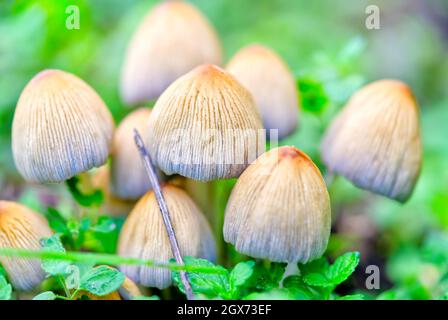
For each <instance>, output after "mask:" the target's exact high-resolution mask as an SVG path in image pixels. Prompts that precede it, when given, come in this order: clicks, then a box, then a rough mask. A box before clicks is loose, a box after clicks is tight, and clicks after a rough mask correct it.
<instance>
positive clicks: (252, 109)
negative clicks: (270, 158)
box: [148, 65, 265, 181]
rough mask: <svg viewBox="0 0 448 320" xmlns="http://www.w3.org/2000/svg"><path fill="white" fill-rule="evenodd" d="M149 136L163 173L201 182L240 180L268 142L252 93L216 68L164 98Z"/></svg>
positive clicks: (194, 75) (179, 83)
mask: <svg viewBox="0 0 448 320" xmlns="http://www.w3.org/2000/svg"><path fill="white" fill-rule="evenodd" d="M148 137H149V138H148V140H149V149H150V151H151V154H152V156H153V159H154V161H155V163H156V164H157V166H158V167H159V168H160V169H161V170H162V171H164V172H165V173H166V174H173V173H178V174H180V175H183V176H185V177H189V178H192V179H196V180H202V181H209V180H214V179H227V178H233V177H237V176H238V175H239V174H240V173H241V172H242V171H243V170H244V169H245V168H246V167H247V166H248V164H250V163H251V162H252V161H253V160H255V159H256V158H257V156H258V155H259V154H260V153H261V152H263V151H264V143H265V133H264V131H263V130H262V122H261V119H260V116H259V113H258V111H257V108H256V106H255V103H254V100H253V98H252V96H251V94H250V93H249V92H248V91H247V90H246V89H245V88H244V87H243V86H242V85H241V84H239V82H237V81H236V80H235V79H234V78H233V77H232V76H231V75H230V74H229V73H227V72H226V71H224V70H222V69H221V68H219V67H217V66H214V65H203V66H199V67H197V68H196V69H194V70H192V71H191V72H189V73H188V74H186V75H184V76H182V77H181V78H179V79H178V80H176V81H175V82H174V83H173V84H172V85H171V86H170V87H169V88H168V89H167V90H166V91H165V92H164V93H163V94H162V96H161V97H160V98H159V100H157V103H156V105H155V106H154V109H153V110H152V113H151V116H150V119H149V128H148Z"/></svg>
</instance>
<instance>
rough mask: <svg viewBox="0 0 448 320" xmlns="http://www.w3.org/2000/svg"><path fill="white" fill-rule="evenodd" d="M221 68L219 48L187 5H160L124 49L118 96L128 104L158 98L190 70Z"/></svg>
mask: <svg viewBox="0 0 448 320" xmlns="http://www.w3.org/2000/svg"><path fill="white" fill-rule="evenodd" d="M204 63H213V64H218V65H219V64H221V45H220V43H219V40H218V37H217V34H216V32H215V30H214V29H213V27H212V26H211V24H210V23H209V22H208V21H207V19H206V18H205V17H204V16H203V15H202V14H201V13H200V12H199V11H198V10H197V9H196V8H195V7H194V6H193V5H191V4H188V3H187V2H183V1H164V2H163V3H160V4H159V5H157V6H155V7H154V8H153V9H152V10H151V11H150V12H149V13H148V15H147V16H146V17H145V18H144V21H143V22H142V24H141V25H140V26H139V28H138V30H137V31H136V33H135V35H134V36H133V38H132V40H131V42H130V44H129V47H128V49H127V53H126V57H125V61H124V65H123V70H122V76H121V95H122V97H123V100H124V101H125V102H126V103H129V104H136V103H139V102H145V101H148V100H153V99H156V98H158V97H159V96H160V95H161V94H162V92H163V91H164V90H165V89H166V88H167V87H168V86H169V85H170V84H171V83H172V82H173V81H174V80H176V79H177V78H178V77H180V76H182V75H183V74H185V73H187V72H189V71H190V70H191V69H193V68H194V67H196V66H198V65H201V64H204Z"/></svg>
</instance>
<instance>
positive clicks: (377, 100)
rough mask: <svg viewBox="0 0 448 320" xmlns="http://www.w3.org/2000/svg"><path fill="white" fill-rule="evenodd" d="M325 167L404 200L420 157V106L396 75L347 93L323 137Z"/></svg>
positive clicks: (365, 186)
mask: <svg viewBox="0 0 448 320" xmlns="http://www.w3.org/2000/svg"><path fill="white" fill-rule="evenodd" d="M322 158H323V161H324V163H325V164H326V165H327V167H328V169H329V170H330V171H332V172H334V173H336V174H340V175H342V176H344V177H345V178H347V179H348V180H350V181H351V182H352V183H353V184H354V185H356V186H358V187H360V188H362V189H367V190H370V191H372V192H374V193H378V194H381V195H384V196H386V197H389V198H392V199H395V200H397V201H399V202H405V201H406V200H407V199H408V198H409V197H410V195H411V194H412V191H413V189H414V187H415V184H416V182H417V179H418V176H419V173H420V167H421V162H422V146H421V141H420V126H419V109H418V106H417V103H416V100H415V98H414V97H413V95H412V92H411V89H410V88H409V87H408V86H407V85H406V84H404V83H403V82H401V81H398V80H380V81H376V82H373V83H371V84H369V85H367V86H365V87H363V88H362V89H360V90H359V91H358V92H356V93H355V94H354V95H353V97H352V98H351V99H350V101H349V102H348V104H347V105H346V106H345V107H344V109H343V110H342V111H341V112H340V113H339V115H338V116H337V117H336V118H335V119H334V120H333V122H332V124H331V125H330V127H329V128H328V129H327V132H326V133H325V136H324V139H323V142H322Z"/></svg>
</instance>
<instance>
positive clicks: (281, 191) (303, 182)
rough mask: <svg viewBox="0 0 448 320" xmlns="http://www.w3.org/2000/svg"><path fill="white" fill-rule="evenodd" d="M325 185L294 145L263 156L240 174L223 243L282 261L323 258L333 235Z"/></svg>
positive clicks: (227, 216)
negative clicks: (331, 234)
mask: <svg viewBox="0 0 448 320" xmlns="http://www.w3.org/2000/svg"><path fill="white" fill-rule="evenodd" d="M330 227H331V209H330V199H329V195H328V192H327V188H326V186H325V182H324V180H323V178H322V176H321V174H320V172H319V169H317V167H316V166H315V165H314V163H313V162H312V160H311V159H310V158H309V157H308V156H307V155H306V154H304V153H303V152H301V151H300V150H298V149H296V148H294V147H280V148H275V149H272V150H270V151H268V152H266V153H265V154H263V155H261V156H260V157H259V158H258V159H257V160H256V161H255V162H254V163H253V164H251V165H250V166H249V167H248V168H247V169H246V170H245V171H244V172H243V174H242V175H241V176H240V178H239V179H238V181H237V183H236V185H235V187H234V189H233V190H232V193H231V196H230V199H229V202H228V204H227V208H226V212H225V221H224V239H225V240H226V241H227V242H229V243H232V244H233V245H235V249H236V250H237V251H238V252H240V253H243V254H246V255H249V256H252V257H255V258H263V259H269V260H271V261H277V262H292V263H295V262H302V263H306V262H308V261H310V260H313V259H315V258H318V257H320V256H321V255H322V254H323V253H324V251H325V249H326V247H327V242H328V238H329V236H330Z"/></svg>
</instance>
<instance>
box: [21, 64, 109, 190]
mask: <svg viewBox="0 0 448 320" xmlns="http://www.w3.org/2000/svg"><path fill="white" fill-rule="evenodd" d="M113 130H114V122H113V119H112V116H111V114H110V112H109V110H108V109H107V107H106V105H105V104H104V102H103V100H101V98H100V97H99V96H98V94H96V92H95V91H94V90H93V89H92V88H91V87H90V86H89V85H88V84H86V83H85V82H84V81H82V80H81V79H79V78H78V77H76V76H74V75H72V74H70V73H67V72H64V71H60V70H45V71H42V72H40V73H39V74H37V75H36V76H35V77H34V78H33V79H32V80H31V81H30V82H29V83H28V84H27V86H26V87H25V89H24V90H23V91H22V94H21V95H20V99H19V102H18V103H17V107H16V111H15V114H14V121H13V126H12V149H13V154H14V160H15V163H16V166H17V169H18V170H19V171H20V173H21V174H22V176H23V177H24V178H25V179H26V180H27V181H29V182H40V183H46V182H61V181H64V180H67V179H69V178H71V177H73V176H75V175H76V174H78V173H80V172H84V171H87V170H89V169H91V168H94V167H99V166H101V165H102V164H104V163H105V162H106V160H107V157H108V155H109V147H110V144H111V141H112V133H113Z"/></svg>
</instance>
